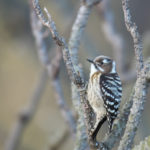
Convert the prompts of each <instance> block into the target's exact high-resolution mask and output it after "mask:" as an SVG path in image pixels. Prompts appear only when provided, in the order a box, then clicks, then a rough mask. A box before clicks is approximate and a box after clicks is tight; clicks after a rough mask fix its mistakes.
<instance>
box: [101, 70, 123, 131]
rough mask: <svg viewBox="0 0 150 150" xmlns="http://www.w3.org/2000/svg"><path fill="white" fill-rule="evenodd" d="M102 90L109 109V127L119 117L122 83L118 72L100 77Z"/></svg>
mask: <svg viewBox="0 0 150 150" xmlns="http://www.w3.org/2000/svg"><path fill="white" fill-rule="evenodd" d="M100 90H101V95H102V98H103V101H104V107H105V108H106V111H107V119H108V123H109V129H110V130H111V128H112V124H113V121H114V119H115V118H116V117H117V114H118V109H119V106H120V101H121V97H122V84H121V81H120V78H119V76H118V74H117V73H111V74H103V75H101V77H100Z"/></svg>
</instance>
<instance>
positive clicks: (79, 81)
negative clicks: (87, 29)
mask: <svg viewBox="0 0 150 150" xmlns="http://www.w3.org/2000/svg"><path fill="white" fill-rule="evenodd" d="M98 2H99V0H93V1H88V0H87V1H83V5H85V6H86V7H87V8H90V7H92V6H93V5H95V4H96V3H98ZM33 6H34V8H35V11H36V13H37V15H38V17H39V18H40V20H41V22H42V23H43V25H45V26H47V27H48V28H49V29H50V31H51V33H52V37H53V39H54V40H55V42H56V44H57V45H59V46H61V47H62V48H63V58H64V61H65V63H66V67H67V70H68V74H69V77H70V79H71V81H72V83H74V84H75V85H76V88H77V90H78V91H79V93H80V100H81V104H82V109H83V111H84V116H85V117H84V118H85V122H86V127H87V130H88V135H89V139H90V131H91V127H92V124H93V122H92V121H91V117H92V115H91V113H92V112H93V111H92V109H91V107H90V106H89V104H88V101H87V96H86V84H85V81H84V79H83V77H82V72H80V69H77V66H74V63H73V62H72V59H71V58H72V57H71V55H70V53H69V48H68V45H67V43H66V42H65V40H64V38H63V37H61V36H60V35H59V34H58V32H57V30H56V26H55V23H54V21H53V20H52V19H51V16H50V14H49V13H48V11H47V9H46V8H45V9H44V10H45V12H46V14H47V17H48V20H47V19H46V18H45V17H44V15H43V13H42V10H41V8H40V5H39V3H38V0H33ZM83 8H84V7H83ZM87 8H86V9H87ZM81 12H82V11H81ZM79 16H80V15H79ZM79 29H80V28H79ZM83 29H84V28H83ZM82 32H83V30H82ZM82 32H81V33H82ZM77 35H78V34H77ZM79 35H81V34H79ZM79 38H80V37H79ZM77 44H79V43H78V42H77ZM75 46H77V45H75ZM77 47H78V46H77ZM82 121H83V120H82ZM84 141H87V136H86V135H85V134H84ZM86 146H87V145H86ZM84 149H85V148H84Z"/></svg>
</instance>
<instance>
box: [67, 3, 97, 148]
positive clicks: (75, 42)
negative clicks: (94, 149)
mask: <svg viewBox="0 0 150 150" xmlns="http://www.w3.org/2000/svg"><path fill="white" fill-rule="evenodd" d="M82 2H83V3H82V4H81V6H80V8H79V11H78V13H77V17H76V19H75V22H74V24H73V27H72V31H71V35H70V38H69V49H70V55H71V60H72V62H73V64H74V67H75V68H76V71H77V72H79V73H80V76H81V77H82V78H83V72H82V68H81V67H80V64H79V61H78V51H79V46H80V42H81V38H82V36H83V32H84V29H85V27H86V24H87V21H88V17H89V15H90V13H91V10H92V6H94V4H96V3H95V2H98V1H92V0H91V1H82ZM80 94H81V92H80ZM80 94H79V92H78V87H76V85H74V84H73V83H72V101H73V104H74V108H75V109H76V112H77V113H78V117H79V119H78V124H77V129H78V130H77V138H76V146H75V149H78V150H80V149H86V147H87V145H88V144H87V141H88V140H87V138H88V137H87V135H86V127H85V124H84V123H83V122H84V112H83V109H82V107H85V106H86V107H88V108H89V109H87V110H88V111H86V114H89V113H91V112H92V110H91V108H90V106H89V104H88V101H82V99H81V101H80ZM82 97H83V99H86V96H85V93H83V94H82ZM81 103H82V104H83V105H81ZM85 117H86V116H85ZM87 120H88V122H90V120H91V119H90V118H89V119H88V118H87ZM91 124H92V123H91ZM87 126H88V130H89V131H90V128H91V125H90V126H89V125H87Z"/></svg>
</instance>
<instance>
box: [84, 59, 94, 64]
mask: <svg viewBox="0 0 150 150" xmlns="http://www.w3.org/2000/svg"><path fill="white" fill-rule="evenodd" d="M86 60H87V61H88V62H90V63H92V64H94V61H93V60H91V59H88V58H87V59H86Z"/></svg>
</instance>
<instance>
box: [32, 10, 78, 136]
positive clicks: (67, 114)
mask: <svg viewBox="0 0 150 150" xmlns="http://www.w3.org/2000/svg"><path fill="white" fill-rule="evenodd" d="M31 25H32V31H33V35H34V37H35V40H36V45H37V46H38V48H37V50H38V54H39V58H40V61H41V63H42V64H43V66H44V67H45V68H46V69H47V72H48V74H49V76H50V77H51V82H52V85H53V88H54V90H55V96H56V99H57V102H58V105H59V107H60V110H61V112H62V114H63V116H64V118H65V120H66V121H67V123H68V124H69V127H70V129H71V131H72V133H73V134H75V131H76V123H75V119H74V117H73V115H72V112H71V111H70V110H69V107H68V106H67V104H66V101H65V99H64V96H63V92H62V88H61V84H60V81H59V78H58V75H59V70H60V61H61V59H62V52H61V49H60V48H58V49H57V50H56V55H55V57H54V58H53V60H52V61H50V60H49V56H48V49H47V46H46V43H45V40H44V33H43V31H42V27H43V25H42V23H41V21H40V20H39V19H38V18H37V16H36V14H35V12H34V10H32V9H31Z"/></svg>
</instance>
